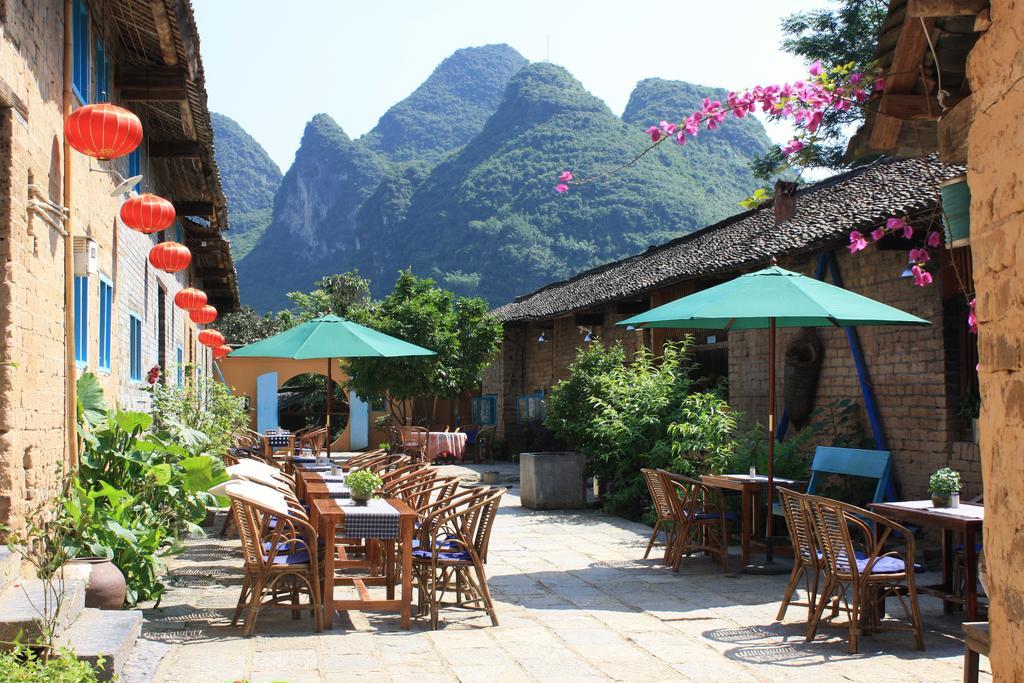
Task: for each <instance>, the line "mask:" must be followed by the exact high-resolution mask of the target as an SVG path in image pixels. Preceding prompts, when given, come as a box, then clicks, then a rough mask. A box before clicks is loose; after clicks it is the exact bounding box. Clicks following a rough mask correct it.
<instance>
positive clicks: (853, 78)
mask: <svg viewBox="0 0 1024 683" xmlns="http://www.w3.org/2000/svg"><path fill="white" fill-rule="evenodd" d="M849 80H850V83H860V82H861V81H863V80H864V74H850V79H849Z"/></svg>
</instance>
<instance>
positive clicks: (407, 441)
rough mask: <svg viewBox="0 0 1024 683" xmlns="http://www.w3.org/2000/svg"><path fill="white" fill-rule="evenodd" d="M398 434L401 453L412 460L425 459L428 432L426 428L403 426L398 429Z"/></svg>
mask: <svg viewBox="0 0 1024 683" xmlns="http://www.w3.org/2000/svg"><path fill="white" fill-rule="evenodd" d="M398 434H399V439H400V443H401V444H402V447H401V449H400V452H401V453H405V454H406V455H408V456H410V457H412V458H413V460H425V459H426V457H427V440H428V439H429V438H430V430H428V429H427V428H426V427H415V426H403V427H399V428H398Z"/></svg>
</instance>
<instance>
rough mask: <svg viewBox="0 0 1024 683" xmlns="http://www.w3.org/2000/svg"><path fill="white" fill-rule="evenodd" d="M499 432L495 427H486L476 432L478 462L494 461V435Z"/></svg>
mask: <svg viewBox="0 0 1024 683" xmlns="http://www.w3.org/2000/svg"><path fill="white" fill-rule="evenodd" d="M496 434H497V429H496V428H495V427H485V428H484V429H481V430H480V431H478V432H477V433H476V462H477V463H480V462H493V461H494V437H495V435H496Z"/></svg>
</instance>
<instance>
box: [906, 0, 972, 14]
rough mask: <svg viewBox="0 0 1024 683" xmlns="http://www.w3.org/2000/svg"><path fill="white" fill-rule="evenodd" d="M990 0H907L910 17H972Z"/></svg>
mask: <svg viewBox="0 0 1024 683" xmlns="http://www.w3.org/2000/svg"><path fill="white" fill-rule="evenodd" d="M987 8H988V0H907V16H908V17H972V16H974V15H975V14H978V13H979V12H981V11H982V10H983V9H987Z"/></svg>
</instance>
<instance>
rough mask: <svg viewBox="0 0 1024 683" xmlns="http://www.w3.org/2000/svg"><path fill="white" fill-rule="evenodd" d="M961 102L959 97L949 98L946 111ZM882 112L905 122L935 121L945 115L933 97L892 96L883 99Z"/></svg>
mask: <svg viewBox="0 0 1024 683" xmlns="http://www.w3.org/2000/svg"><path fill="white" fill-rule="evenodd" d="M958 102H960V98H959V97H947V98H946V100H945V103H946V109H947V110H948V109H952V108H953V107H954V106H956V104H957V103H958ZM882 111H883V112H884V113H885V114H888V115H889V116H894V117H896V118H898V119H901V120H903V121H935V120H937V119H938V118H939V117H941V116H942V114H943V109H942V105H940V104H939V100H938V99H937V98H936V97H934V96H932V95H897V94H890V95H889V96H888V97H884V98H883V99H882Z"/></svg>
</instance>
